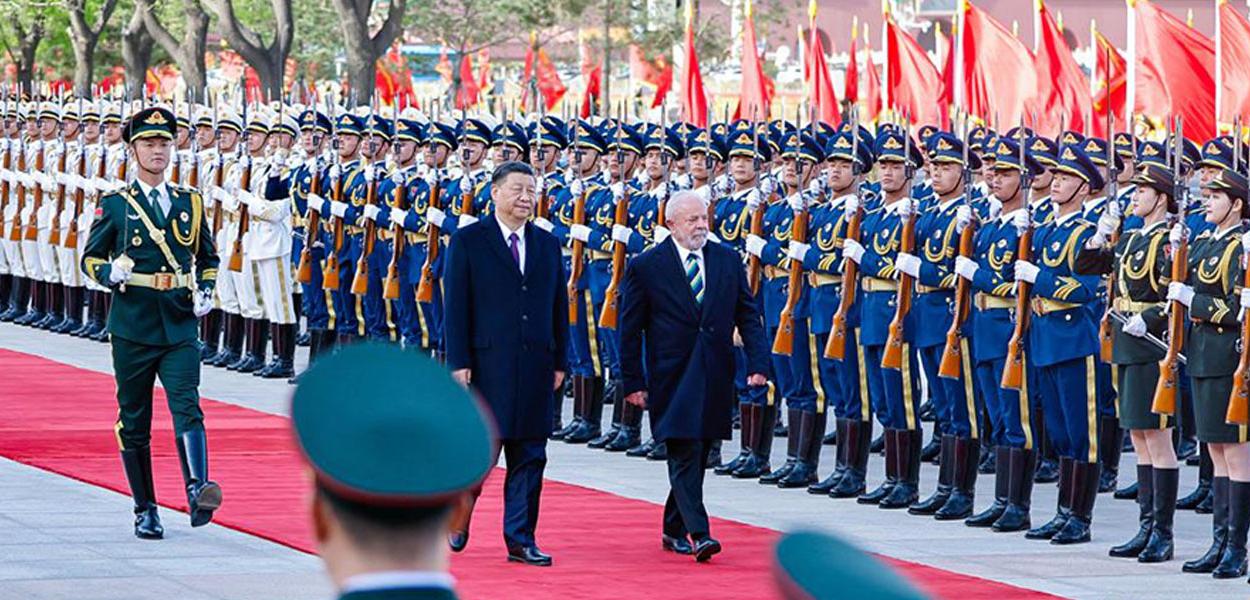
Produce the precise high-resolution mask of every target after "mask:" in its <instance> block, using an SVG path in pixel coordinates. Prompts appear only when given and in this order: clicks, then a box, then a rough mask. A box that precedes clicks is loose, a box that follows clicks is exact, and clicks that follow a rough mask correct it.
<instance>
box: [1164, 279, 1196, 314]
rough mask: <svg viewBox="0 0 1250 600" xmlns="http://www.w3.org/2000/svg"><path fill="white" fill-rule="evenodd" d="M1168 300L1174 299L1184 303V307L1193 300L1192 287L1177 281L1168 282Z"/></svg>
mask: <svg viewBox="0 0 1250 600" xmlns="http://www.w3.org/2000/svg"><path fill="white" fill-rule="evenodd" d="M1168 300H1169V301H1172V300H1175V301H1177V302H1180V303H1181V304H1184V305H1185V307H1186V308H1188V307H1189V305H1190V304H1192V303H1193V301H1194V288H1191V287H1189V286H1187V285H1185V284H1183V283H1181V282H1179V281H1173V282H1172V283H1169V284H1168Z"/></svg>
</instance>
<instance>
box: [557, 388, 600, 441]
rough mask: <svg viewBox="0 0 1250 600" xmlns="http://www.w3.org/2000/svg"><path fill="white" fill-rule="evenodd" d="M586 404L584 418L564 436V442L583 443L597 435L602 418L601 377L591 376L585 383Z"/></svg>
mask: <svg viewBox="0 0 1250 600" xmlns="http://www.w3.org/2000/svg"><path fill="white" fill-rule="evenodd" d="M586 390H587V391H586V406H585V411H586V412H585V413H583V414H584V419H583V420H582V422H581V423H578V425H577V428H576V429H574V430H573V431H571V432H569V434H568V435H566V436H564V442H565V443H566V444H585V443H586V442H589V441H590V440H593V439H595V438H597V437H599V434H600V433H601V431H600V423H601V422H602V420H603V378H602V377H592V378H590V380H589V381H588V382H587V383H586Z"/></svg>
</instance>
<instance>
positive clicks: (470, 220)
mask: <svg viewBox="0 0 1250 600" xmlns="http://www.w3.org/2000/svg"><path fill="white" fill-rule="evenodd" d="M474 223H477V217H475V216H473V215H460V220H459V221H456V226H457V227H468V226H470V225H472V224H474Z"/></svg>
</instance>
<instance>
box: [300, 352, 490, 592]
mask: <svg viewBox="0 0 1250 600" xmlns="http://www.w3.org/2000/svg"><path fill="white" fill-rule="evenodd" d="M344 373H351V374H352V376H351V377H344V376H343V374H344ZM344 399H348V400H350V401H349V402H344ZM493 422H494V420H493V418H492V417H490V416H489V413H488V412H487V409H486V407H485V405H484V404H483V403H482V402H481V401H480V400H478V399H477V398H476V397H475V396H473V395H472V394H471V393H470V392H469V391H468V390H467V389H465V388H464V387H463V386H461V385H459V384H458V383H456V382H455V381H454V380H453V379H452V378H451V375H450V374H449V373H448V372H447V370H446V369H445V368H443V366H442V365H440V364H438V363H437V362H435V361H434V360H432V359H430V358H429V357H426V356H421V355H420V354H417V353H413V352H408V351H405V350H403V349H400V348H399V347H397V346H393V345H390V344H382V343H377V342H365V343H361V344H353V345H350V346H346V347H344V348H343V349H341V350H340V351H338V352H336V353H334V354H333V355H331V356H328V357H326V358H323V359H322V360H319V361H318V362H317V363H316V364H314V365H313V366H312V367H311V368H309V370H308V371H306V372H305V373H304V374H303V375H301V376H300V379H299V386H298V387H297V388H296V389H295V396H294V398H293V400H292V402H291V425H292V427H293V428H294V430H295V438H296V441H297V442H298V444H299V447H300V450H301V452H302V453H303V456H304V458H305V460H306V461H307V463H308V465H309V467H310V468H311V470H312V472H313V473H314V486H315V488H316V491H315V501H316V502H317V507H316V508H314V513H318V514H326V515H329V516H328V517H327V518H335V519H336V520H338V521H339V524H340V525H341V527H338V528H330V529H334V530H336V531H341V532H342V533H341V534H340V535H342V536H344V538H345V540H346V543H340V544H339V547H341V548H346V549H347V551H348V552H349V553H354V554H359V556H351V557H350V558H348V559H346V560H347V561H348V563H349V564H348V565H347V566H350V567H353V568H355V565H368V564H371V563H372V562H374V561H373V555H372V554H370V552H378V551H379V550H378V548H387V547H388V546H387V544H388V543H390V542H397V543H399V542H403V543H406V542H407V541H408V540H405V539H403V538H401V537H400V536H405V535H410V536H416V537H417V538H418V539H428V540H430V543H431V545H430V546H429V547H428V548H422V549H421V550H422V551H420V552H416V553H415V554H414V555H413V556H410V557H408V559H409V560H412V561H414V565H415V564H417V561H421V560H422V559H425V561H424V563H425V564H445V562H446V560H445V557H446V553H447V552H448V548H447V545H446V542H445V541H444V536H442V535H438V533H441V532H442V531H443V530H444V529H445V528H446V527H447V520H448V519H449V518H450V510H451V507H453V506H455V505H456V504H458V503H459V502H460V501H461V500H462V499H463V498H464V497H465V495H466V494H467V493H468V492H469V491H470V490H472V489H474V488H476V487H477V486H479V485H481V482H482V479H484V478H485V477H486V475H487V473H488V472H490V469H491V467H493V466H494V464H495V460H494V459H495V456H496V450H495V446H496V441H495V439H494V437H495V436H494V427H493ZM346 515H350V518H343V517H344V516H346ZM358 536H360V537H358ZM384 536H396V539H394V540H379V539H378V538H379V537H384ZM358 539H365V540H373V543H371V544H367V545H360V544H358V543H357V540H358ZM409 539H411V538H409ZM368 547H372V548H373V549H372V550H369V549H368ZM387 558H388V559H395V558H397V557H395V556H388V557H387ZM326 560H327V561H332V560H334V559H333V558H332V557H327V559H326ZM332 566H335V565H332ZM337 566H340V567H342V566H343V565H337ZM330 570H331V572H336V571H337V572H341V571H342V569H334V568H331V569H330ZM372 575H373V573H370V572H367V571H366V572H355V573H348V574H346V575H345V576H344V579H343V580H342V581H336V584H338V585H339V586H340V587H341V588H342V589H341V591H340V595H339V599H340V600H455V598H456V597H457V596H456V593H455V590H454V584H453V582H452V579H451V577H450V575H448V574H447V573H445V572H441V571H430V570H411V571H405V570H393V571H390V572H388V573H386V576H385V577H382V578H374V577H371V576H372Z"/></svg>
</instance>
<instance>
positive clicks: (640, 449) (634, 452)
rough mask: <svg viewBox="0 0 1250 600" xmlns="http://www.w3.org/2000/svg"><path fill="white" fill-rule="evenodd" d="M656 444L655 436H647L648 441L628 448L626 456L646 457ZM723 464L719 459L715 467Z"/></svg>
mask: <svg viewBox="0 0 1250 600" xmlns="http://www.w3.org/2000/svg"><path fill="white" fill-rule="evenodd" d="M655 445H656V441H655V438H654V437H649V438H647V441H645V442H643V443H641V444H638V445H637V446H634V447H633V448H630V449H629V450H626V451H625V456H629V457H633V458H646V457H647V455H648V454H651V451H652V450H654V449H655ZM721 466H722V465H721V462H720V461H719V460H717V461H716V467H714V468H720V467H721Z"/></svg>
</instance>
